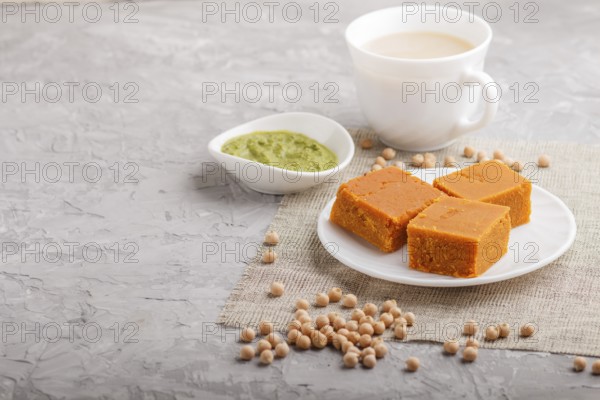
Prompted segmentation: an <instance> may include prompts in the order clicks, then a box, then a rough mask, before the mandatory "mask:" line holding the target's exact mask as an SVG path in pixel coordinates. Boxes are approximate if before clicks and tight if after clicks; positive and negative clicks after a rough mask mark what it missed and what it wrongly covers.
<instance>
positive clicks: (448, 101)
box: [346, 3, 500, 151]
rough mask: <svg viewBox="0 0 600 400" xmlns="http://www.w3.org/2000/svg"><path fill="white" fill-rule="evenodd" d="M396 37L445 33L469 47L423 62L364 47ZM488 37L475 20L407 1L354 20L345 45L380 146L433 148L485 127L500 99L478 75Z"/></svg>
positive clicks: (487, 78)
mask: <svg viewBox="0 0 600 400" xmlns="http://www.w3.org/2000/svg"><path fill="white" fill-rule="evenodd" d="M425 7H426V8H425ZM398 32H436V33H444V34H449V35H452V36H455V37H458V38H461V39H463V40H466V41H467V42H469V43H471V44H472V45H473V46H474V48H473V49H471V50H468V51H466V52H464V53H460V54H457V55H453V56H449V57H440V58H431V59H403V58H393V57H386V56H382V55H379V54H375V53H371V52H369V51H367V50H365V49H364V46H365V44H366V43H368V42H369V41H371V40H373V39H375V38H378V37H381V36H385V35H389V34H393V33H398ZM491 39H492V29H491V28H490V26H489V25H488V23H487V22H486V21H484V20H483V19H482V18H480V17H477V16H476V15H473V14H471V13H468V12H465V11H464V10H460V9H456V8H452V7H444V6H439V5H436V6H433V5H425V4H422V5H417V4H416V3H411V4H410V5H405V6H402V7H393V8H387V9H383V10H378V11H374V12H371V13H369V14H365V15H363V16H361V17H359V18H357V19H356V20H354V21H353V22H352V23H351V24H350V25H349V26H348V28H347V30H346V42H347V44H348V47H349V49H350V55H351V57H352V60H353V63H354V69H355V80H356V88H357V92H358V98H359V102H360V105H361V108H362V110H363V113H364V114H365V116H366V118H367V120H368V121H369V124H370V125H371V127H372V128H373V129H375V131H376V132H377V134H378V135H379V138H380V139H381V141H382V142H384V143H385V144H387V145H388V146H392V147H395V148H399V149H403V150H410V151H426V150H436V149H440V148H443V147H446V146H448V145H449V144H450V143H452V141H453V140H454V139H456V138H457V137H458V136H460V135H462V134H464V133H467V132H470V131H474V130H477V129H480V128H482V127H484V126H486V125H487V124H489V123H490V122H491V121H492V119H493V118H494V116H495V115H496V111H497V110H498V100H499V95H500V92H499V91H498V87H497V85H496V84H495V82H494V81H493V79H492V78H491V77H490V76H489V75H488V74H486V73H485V72H483V65H484V60H485V56H486V53H487V50H488V47H489V44H490V41H491ZM415 91H416V93H415ZM482 109H483V110H482ZM481 111H482V112H481ZM477 114H481V115H480V116H476V115H477Z"/></svg>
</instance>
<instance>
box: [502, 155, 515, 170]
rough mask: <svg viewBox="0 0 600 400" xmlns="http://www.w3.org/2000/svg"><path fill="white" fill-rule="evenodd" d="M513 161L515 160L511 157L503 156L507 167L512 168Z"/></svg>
mask: <svg viewBox="0 0 600 400" xmlns="http://www.w3.org/2000/svg"><path fill="white" fill-rule="evenodd" d="M514 163H515V161H514V160H513V159H512V158H510V157H505V158H504V164H506V166H507V167H509V168H512V166H513V164H514Z"/></svg>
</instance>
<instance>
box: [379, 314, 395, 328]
mask: <svg viewBox="0 0 600 400" xmlns="http://www.w3.org/2000/svg"><path fill="white" fill-rule="evenodd" d="M379 321H381V322H383V324H384V325H385V327H386V328H389V327H390V325H392V323H393V322H394V317H393V316H392V314H390V313H387V312H384V313H383V314H381V315H380V316H379Z"/></svg>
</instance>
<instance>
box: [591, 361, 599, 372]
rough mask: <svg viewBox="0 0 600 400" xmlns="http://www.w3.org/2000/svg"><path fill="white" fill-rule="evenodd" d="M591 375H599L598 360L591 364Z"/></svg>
mask: <svg viewBox="0 0 600 400" xmlns="http://www.w3.org/2000/svg"><path fill="white" fill-rule="evenodd" d="M592 374H594V375H600V360H596V361H594V362H593V363H592Z"/></svg>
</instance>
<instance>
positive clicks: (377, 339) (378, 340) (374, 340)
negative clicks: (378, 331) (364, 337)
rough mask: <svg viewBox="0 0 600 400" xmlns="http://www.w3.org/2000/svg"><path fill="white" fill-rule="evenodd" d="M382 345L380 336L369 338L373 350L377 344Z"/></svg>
mask: <svg viewBox="0 0 600 400" xmlns="http://www.w3.org/2000/svg"><path fill="white" fill-rule="evenodd" d="M382 343H383V338H382V337H381V336H376V337H374V338H371V347H373V348H375V347H376V346H377V345H378V344H382Z"/></svg>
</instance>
